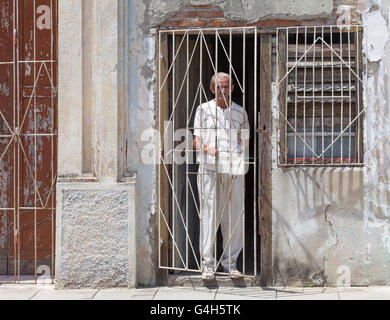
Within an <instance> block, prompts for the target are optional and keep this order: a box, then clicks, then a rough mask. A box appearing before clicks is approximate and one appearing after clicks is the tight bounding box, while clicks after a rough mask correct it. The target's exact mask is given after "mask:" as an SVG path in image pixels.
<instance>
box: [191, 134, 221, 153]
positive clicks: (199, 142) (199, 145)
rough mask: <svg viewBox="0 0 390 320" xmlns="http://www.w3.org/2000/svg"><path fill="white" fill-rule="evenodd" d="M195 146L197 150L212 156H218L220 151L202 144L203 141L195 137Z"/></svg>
mask: <svg viewBox="0 0 390 320" xmlns="http://www.w3.org/2000/svg"><path fill="white" fill-rule="evenodd" d="M193 146H194V149H195V150H199V151H201V150H202V151H203V152H204V153H207V154H209V155H211V156H215V155H216V154H218V150H217V149H216V148H214V147H209V146H207V144H202V139H201V138H200V137H197V136H194V142H193Z"/></svg>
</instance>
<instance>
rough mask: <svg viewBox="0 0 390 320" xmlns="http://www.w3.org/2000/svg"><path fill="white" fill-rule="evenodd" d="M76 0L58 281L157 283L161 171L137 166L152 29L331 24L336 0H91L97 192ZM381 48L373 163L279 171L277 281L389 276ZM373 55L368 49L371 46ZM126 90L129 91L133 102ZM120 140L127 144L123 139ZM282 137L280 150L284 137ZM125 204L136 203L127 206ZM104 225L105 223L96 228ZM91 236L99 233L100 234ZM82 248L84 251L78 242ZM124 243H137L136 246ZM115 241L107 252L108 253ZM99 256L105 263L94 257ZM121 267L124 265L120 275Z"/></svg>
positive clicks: (65, 68) (63, 7)
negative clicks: (178, 20) (195, 19)
mask: <svg viewBox="0 0 390 320" xmlns="http://www.w3.org/2000/svg"><path fill="white" fill-rule="evenodd" d="M68 2H70V0H69V1H67V2H66V3H65V2H60V10H59V16H60V22H59V23H60V28H59V29H60V34H59V52H60V58H59V86H60V99H59V119H60V120H59V121H60V123H59V140H60V146H59V147H60V151H59V176H60V177H61V179H62V180H61V181H60V183H59V184H58V197H57V201H58V213H57V215H58V219H57V247H56V252H57V258H56V259H57V260H56V261H57V262H56V273H57V281H58V283H59V284H60V285H61V286H119V285H129V286H134V285H137V284H140V283H143V284H146V285H153V284H155V283H156V281H157V277H156V274H157V261H158V260H157V258H158V256H157V248H156V233H157V232H156V228H155V227H156V211H157V209H156V203H155V198H156V171H155V168H154V166H152V165H150V164H144V163H142V162H141V161H140V153H141V150H142V148H143V146H144V145H143V143H142V141H141V135H142V133H143V132H144V131H145V130H147V129H150V128H155V127H156V123H155V119H156V112H157V110H156V96H155V92H156V51H155V49H156V34H155V29H154V28H156V27H157V26H158V25H159V24H161V23H163V22H164V21H165V20H166V19H168V18H171V19H175V18H174V15H175V13H177V11H179V10H184V9H185V8H186V6H187V5H203V6H204V5H215V6H216V7H218V8H220V9H221V10H222V11H223V15H224V17H225V18H226V19H234V20H242V21H245V22H248V23H252V22H256V21H258V20H263V21H265V20H267V19H314V18H324V19H327V18H329V17H332V13H334V7H333V1H331V0H321V1H315V2H314V1H303V0H302V1H294V0H289V1H288V0H285V1H283V5H281V1H267V0H264V1H258V0H257V1H255V0H253V1H248V0H245V1H244V0H241V1H235V0H226V1H224V0H210V1H207V0H198V1H195V0H181V1H180V0H167V1H162V0H144V1H135V0H123V2H113V1H112V0H99V1H94V3H95V4H96V6H95V7H94V8H95V9H94V11H93V12H94V15H95V16H94V21H95V23H96V24H97V25H98V26H96V30H95V37H94V38H93V46H92V47H93V59H92V61H93V74H94V76H93V89H92V90H95V91H93V93H94V94H93V97H94V99H93V105H94V108H93V110H94V112H95V119H96V122H95V124H94V125H93V127H94V128H95V131H94V134H93V142H94V143H93V144H94V147H93V152H94V168H95V171H96V176H95V177H93V178H94V179H95V181H96V182H91V183H90V184H88V183H85V182H84V183H80V181H83V179H87V178H88V179H90V176H85V175H83V172H82V171H83V170H82V162H83V161H82V158H81V154H82V148H83V138H82V128H83V122H82V108H83V105H82V104H83V102H82V99H80V94H82V93H80V86H82V85H83V79H82V78H83V75H82V74H81V69H82V66H81V63H80V57H81V54H82V52H81V51H80V47H82V46H81V43H80V40H81V39H79V38H77V37H76V35H78V34H79V33H80V30H82V17H81V16H80V13H79V12H80V10H81V9H80V8H81V5H80V4H81V0H78V1H76V0H74V1H73V0H72V4H71V5H69V3H68ZM335 2H336V1H335ZM338 2H340V4H342V3H344V1H338ZM61 3H62V4H61ZM112 3H115V5H114V6H113V5H112ZM118 3H119V4H122V5H124V4H125V7H126V11H123V10H122V9H120V8H123V6H119V7H118V6H117V5H118ZM345 3H350V1H346V2H345ZM372 4H374V3H368V4H367V6H366V7H364V6H363V7H364V8H363V9H362V10H360V11H361V12H364V14H366V15H367V17H368V24H371V25H372V26H373V25H376V23H374V22H375V20H378V17H376V18H375V17H372V18H369V17H370V15H369V13H368V10H369V9H370V7H371V5H372ZM200 8H201V7H200ZM387 8H388V5H387V1H382V6H381V7H379V9H380V10H381V16H384V17H385V18H386V19H387V16H388V9H387ZM374 9H375V7H374ZM118 10H119V11H120V14H119V13H118ZM205 10H207V8H206V9H205ZM355 11H356V10H355ZM374 11H375V10H374ZM356 12H357V11H356ZM378 12H379V11H378ZM121 19H125V20H126V21H125V22H126V23H125V24H123V23H124V22H123V21H121ZM121 28H124V29H123V30H122V29H121ZM381 32H382V33H383V35H385V34H386V33H387V25H386V21H385V30H382V31H381ZM70 34H74V35H75V36H74V37H72V36H71V35H70ZM118 34H122V35H127V36H126V41H125V42H124V43H122V40H123V39H121V40H118V37H117V36H118ZM374 34H375V32H374ZM368 40H370V39H368ZM383 41H386V38H385V37H383V38H382V39H381V41H379V42H378V41H374V43H373V46H374V49H375V48H376V49H375V52H373V53H374V54H375V53H376V52H379V56H380V57H379V59H377V60H375V59H374V60H375V61H373V62H371V63H370V65H369V70H370V74H369V76H368V78H367V79H366V88H367V89H366V96H367V101H366V103H367V107H368V109H367V115H368V116H367V120H366V123H365V128H366V131H365V138H366V140H367V142H366V146H367V147H366V152H365V155H366V159H365V160H366V162H367V163H369V165H368V166H367V167H365V168H363V169H357V168H355V169H323V168H320V169H288V170H282V169H278V168H276V166H275V165H274V167H273V187H274V190H273V208H274V209H273V234H274V241H273V263H274V278H275V282H276V283H288V282H291V281H292V280H298V282H310V279H312V282H313V283H314V284H323V283H324V281H325V280H326V281H327V283H328V284H334V283H335V282H336V277H337V274H336V271H335V270H337V268H338V266H340V265H347V266H349V267H350V269H351V277H352V282H353V283H354V284H359V283H360V284H366V283H370V284H374V283H378V284H380V283H384V281H385V279H386V278H388V271H387V270H386V268H387V269H390V268H388V263H389V262H388V257H389V245H390V244H389V239H390V238H389V234H388V231H389V227H388V225H389V223H388V222H389V221H388V218H389V208H388V203H389V202H390V199H389V197H390V192H389V181H388V177H389V169H388V168H389V157H390V153H389V144H388V140H387V136H389V133H390V132H389V130H390V129H389V128H390V126H389V123H388V121H389V120H387V119H388V104H387V94H388V89H389V88H388V82H387V73H388V67H389V63H390V61H389V59H390V55H389V53H390V52H389V49H390V48H389V47H388V45H387V44H386V46H385V47H384V51H383V53H382V52H381V50H379V49H378V48H379V47H380V44H381V43H382V42H383ZM386 43H387V42H386ZM124 48H125V49H124ZM366 48H367V50H368V49H369V48H370V46H367V47H366ZM117 49H118V50H119V51H118V50H117ZM369 50H371V49H369ZM122 55H123V56H122ZM121 87H122V88H123V87H125V90H124V91H126V92H125V94H124V93H123V92H121V90H120V88H121ZM122 95H126V99H122V98H123V96H122ZM118 101H122V104H123V105H121V104H120V103H119V102H118ZM123 101H125V102H123ZM123 108H124V109H125V110H123ZM124 111H126V112H124ZM121 115H125V117H126V119H125V123H126V125H125V127H126V132H125V133H124V132H123V130H124V129H123V128H122V127H121V125H120V123H121V121H122V120H123V119H121ZM275 128H276V127H275V126H274V130H275ZM123 135H124V136H125V137H126V138H125V139H124V141H121V140H120V139H119V140H118V137H120V136H123ZM273 141H274V147H275V146H276V139H275V131H274V137H273ZM123 150H124V151H123ZM121 151H123V152H125V155H124V157H123V158H124V159H125V160H124V163H123V164H122V165H121V166H122V167H123V172H122V171H121V169H119V168H121V166H119V168H118V163H120V159H121V157H122V155H121ZM274 160H275V159H274ZM123 176H126V179H128V181H135V183H130V184H123V185H121V184H120V183H118V181H120V180H121V178H122V177H123ZM68 178H72V179H73V180H77V179H78V181H76V182H75V181H72V180H69V179H68ZM76 178H77V179H76ZM67 179H68V180H67ZM92 180H93V179H92ZM123 188H124V189H125V190H127V191H126V192H125V193H126V194H127V196H126V195H125V193H122V191H121V190H123ZM108 195H110V196H109V198H111V196H113V197H114V199H115V197H119V198H120V199H122V200H123V205H118V204H117V203H116V202H113V201H110V200H109V199H108V198H107V196H108ZM106 200H108V201H106ZM126 201H129V203H131V205H132V206H130V204H129V205H128V206H127V205H125V203H126ZM105 206H109V207H105ZM92 208H93V210H92ZM113 217H117V218H118V219H116V218H113ZM99 218H100V219H102V221H105V222H106V223H107V225H104V226H103V225H102V224H100V222H99V221H96V220H97V219H99ZM127 219H130V220H127ZM125 221H127V225H126V222H125ZM110 226H111V227H110ZM131 227H133V228H134V229H131ZM82 230H85V231H87V232H88V234H89V237H84V236H80V238H78V239H75V240H72V236H73V234H75V232H76V231H77V234H78V232H81V231H82ZM94 230H97V231H98V232H95V233H93V231H94ZM113 230H117V231H118V232H119V238H115V237H116V236H115V237H114V234H113V233H112V232H113ZM135 230H137V233H135ZM111 236H112V237H114V238H115V239H118V241H117V243H116V242H115V241H111V240H110V239H111ZM135 237H136V238H135ZM125 239H127V240H128V241H129V242H126V240H125ZM76 241H77V243H79V246H75V245H74V242H76ZM85 241H86V242H85ZM88 241H90V242H88ZM94 241H95V242H94ZM125 243H128V246H127V247H126V245H125ZM106 244H109V248H106V247H104V245H106ZM119 244H120V245H121V246H123V248H122V249H121V248H119ZM78 248H80V249H78ZM100 249H102V250H103V251H102V252H106V253H107V255H108V256H102V255H100V254H95V253H96V252H98V251H99V250H100ZM79 250H82V252H83V254H85V255H86V256H84V257H83V260H82V261H84V262H85V263H86V266H87V267H85V268H84V269H83V268H82V266H81V265H80V264H79V262H77V260H78V259H80V252H81V251H79ZM72 251H73V252H74V253H72ZM110 252H111V255H110ZM126 252H128V256H127V258H126ZM116 253H119V255H118V259H119V260H117V258H116V257H114V256H115V254H116ZM135 255H136V256H135ZM109 257H111V258H109ZM126 259H127V262H125V260H126ZM112 263H116V264H118V265H119V266H120V267H119V269H118V271H119V274H120V276H118V278H115V277H114V276H113V274H112V270H111V269H112V265H111V264H112ZM126 263H127V265H126ZM135 263H136V265H135ZM73 264H74V266H79V267H80V270H81V271H82V272H83V274H79V275H76V269H75V267H74V266H73ZM94 265H95V266H96V268H95V269H94V268H93V266H94ZM94 270H95V271H94ZM113 277H114V278H113ZM110 278H111V280H109V279H110ZM72 279H73V280H72ZM76 280H77V281H76Z"/></svg>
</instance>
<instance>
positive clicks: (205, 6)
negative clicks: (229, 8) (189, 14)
mask: <svg viewBox="0 0 390 320" xmlns="http://www.w3.org/2000/svg"><path fill="white" fill-rule="evenodd" d="M214 8H216V7H215V6H213V5H211V4H202V5H198V6H194V5H189V6H186V9H190V10H191V9H214Z"/></svg>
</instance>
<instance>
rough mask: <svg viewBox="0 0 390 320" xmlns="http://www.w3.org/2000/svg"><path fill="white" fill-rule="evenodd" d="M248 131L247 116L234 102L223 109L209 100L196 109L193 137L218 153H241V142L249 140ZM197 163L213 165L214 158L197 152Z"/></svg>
mask: <svg viewBox="0 0 390 320" xmlns="http://www.w3.org/2000/svg"><path fill="white" fill-rule="evenodd" d="M243 129H246V130H245V131H243ZM249 129H250V127H249V121H248V114H247V113H246V111H245V110H244V108H242V107H241V106H239V105H238V104H236V103H235V102H232V105H231V107H229V108H226V109H223V108H221V107H218V106H217V105H216V103H215V101H214V100H210V101H208V102H205V103H203V104H201V105H200V106H198V108H197V109H196V113H195V120H194V136H197V137H199V138H201V140H202V144H206V145H207V146H209V147H215V148H216V149H217V150H218V152H233V153H241V151H242V150H241V142H242V140H244V139H249ZM197 161H198V163H205V164H214V163H215V156H211V155H208V154H206V153H204V152H198V155H197Z"/></svg>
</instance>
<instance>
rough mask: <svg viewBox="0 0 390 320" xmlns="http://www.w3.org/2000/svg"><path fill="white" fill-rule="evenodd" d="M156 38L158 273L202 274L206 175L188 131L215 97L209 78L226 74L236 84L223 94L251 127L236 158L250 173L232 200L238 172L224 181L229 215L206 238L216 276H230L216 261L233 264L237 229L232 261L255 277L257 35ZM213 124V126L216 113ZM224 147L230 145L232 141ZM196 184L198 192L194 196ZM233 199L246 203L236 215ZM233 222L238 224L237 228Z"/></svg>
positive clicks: (207, 32)
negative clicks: (223, 226)
mask: <svg viewBox="0 0 390 320" xmlns="http://www.w3.org/2000/svg"><path fill="white" fill-rule="evenodd" d="M158 37H159V38H158V44H159V52H158V54H159V65H158V109H159V123H158V129H159V133H160V138H161V147H162V148H161V150H159V159H158V160H159V165H158V168H159V170H158V173H159V176H158V177H159V180H158V181H159V182H158V210H159V213H158V228H159V234H158V237H159V241H160V246H159V267H160V268H162V269H168V270H174V271H175V272H179V271H194V272H200V271H202V269H203V263H202V261H203V260H204V253H203V249H201V247H202V246H201V245H200V243H201V242H202V241H203V237H204V233H205V230H204V229H205V228H204V227H202V225H203V226H204V223H205V221H204V220H203V219H204V217H205V216H204V212H205V207H204V205H203V203H202V200H201V199H203V198H202V189H203V188H204V182H205V178H204V175H205V173H204V172H203V171H202V172H198V170H199V164H198V163H197V161H196V155H197V152H196V151H195V150H194V147H193V133H194V130H195V129H199V128H194V117H195V113H196V110H197V107H198V106H200V105H202V104H203V103H205V102H207V101H211V100H212V99H213V96H212V93H211V91H210V88H209V81H210V78H211V77H212V76H213V75H214V74H217V73H218V72H225V73H227V74H228V75H229V76H230V80H229V87H231V84H234V85H235V91H233V93H232V94H231V95H230V96H229V105H230V104H231V102H232V101H234V100H237V103H238V104H240V105H241V106H242V108H243V110H245V111H246V112H247V114H248V119H249V122H250V128H251V129H250V140H249V147H248V149H247V150H248V153H247V156H246V157H245V158H243V157H241V158H240V159H241V160H240V161H244V162H243V163H245V164H246V165H247V168H248V171H247V172H248V173H247V174H246V175H243V176H241V177H242V178H243V180H244V183H243V184H242V185H241V186H242V188H241V191H240V193H239V194H233V195H232V194H231V189H232V186H233V180H234V179H236V177H237V176H236V175H235V174H236V173H233V174H228V175H227V176H226V177H228V179H229V183H228V185H229V190H228V195H227V197H226V199H225V200H224V201H223V202H224V204H223V207H224V208H228V209H226V210H223V211H224V213H222V214H221V216H219V217H218V219H214V220H213V221H214V222H213V226H212V237H211V239H209V241H211V246H212V247H213V251H214V254H213V263H212V264H213V268H214V270H215V271H216V274H221V275H226V274H228V273H229V271H230V270H226V269H223V268H222V267H221V261H222V258H223V256H224V254H225V256H224V257H225V258H224V259H225V260H226V259H228V260H229V262H232V260H233V258H232V252H231V242H232V241H231V240H232V236H233V235H234V234H236V233H237V232H238V231H237V230H238V229H237V226H240V227H239V228H240V229H242V230H241V231H240V232H239V234H240V237H239V238H240V240H239V241H240V243H241V245H242V251H241V253H240V258H239V259H238V269H240V271H241V272H242V273H243V275H244V276H246V277H256V274H257V270H258V266H257V265H258V263H257V258H258V256H257V251H258V240H257V236H258V230H257V205H256V200H257V167H256V166H257V160H256V158H257V156H256V154H257V152H256V150H257V137H256V128H257V122H258V119H257V115H258V111H259V110H258V108H257V101H258V79H257V76H258V72H257V67H258V66H257V55H258V51H257V50H258V49H257V47H258V46H257V45H258V43H257V42H258V39H257V29H256V27H239V28H208V29H183V30H160V31H159V35H158ZM218 86H219V88H218ZM215 89H216V90H218V89H221V87H220V84H219V83H217V84H216V85H215ZM234 93H235V95H234ZM216 109H218V108H216ZM239 110H241V109H239ZM213 112H214V111H213ZM232 113H233V112H230V120H229V121H228V122H229V128H231V125H232ZM242 114H244V113H242ZM213 119H214V121H215V120H216V121H217V122H218V121H219V119H218V115H217V113H216V114H215V118H213ZM233 122H234V121H233ZM214 129H216V132H218V130H219V129H218V128H217V127H214ZM240 132H241V131H240ZM217 135H218V133H217ZM241 138H242V137H241V136H240V139H241ZM229 141H230V142H231V139H230V140H229ZM240 141H241V140H240ZM216 157H218V156H216ZM219 157H222V155H219ZM228 161H229V165H228V166H230V168H232V167H231V165H232V161H233V160H232V157H230V158H229V160H228ZM217 162H218V160H217V161H216V163H217ZM215 168H216V170H215V171H214V173H213V175H214V177H217V172H220V171H218V169H217V167H215ZM208 174H210V173H208ZM215 179H216V178H215ZM213 181H217V180H213ZM216 184H219V182H216ZM198 186H200V189H201V190H198V189H199V188H198ZM213 190H214V189H213ZM213 194H214V193H213ZM237 196H242V197H243V199H244V206H243V208H242V210H240V213H239V215H238V217H237V212H236V213H235V212H232V205H231V203H232V199H233V198H232V197H237ZM215 198H218V196H216V197H215ZM214 200H215V199H214ZM214 200H213V201H214ZM216 201H217V200H215V201H214V203H216ZM218 201H219V200H218ZM214 208H216V207H214ZM226 214H228V215H229V219H228V221H229V223H228V228H229V232H228V233H229V234H228V235H226V231H225V236H224V237H223V238H224V239H223V240H224V241H222V244H221V240H220V237H219V236H218V230H219V227H220V224H221V220H222V219H224V215H225V217H226ZM235 215H236V216H235ZM233 217H235V218H234V219H236V220H235V223H233ZM241 219H242V220H241ZM241 221H243V223H241ZM226 228H227V227H226ZM234 237H236V236H234ZM218 239H219V240H218ZM236 240H237V239H236ZM209 244H210V243H209ZM202 248H203V247H202ZM229 262H228V263H229ZM229 268H230V267H229Z"/></svg>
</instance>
